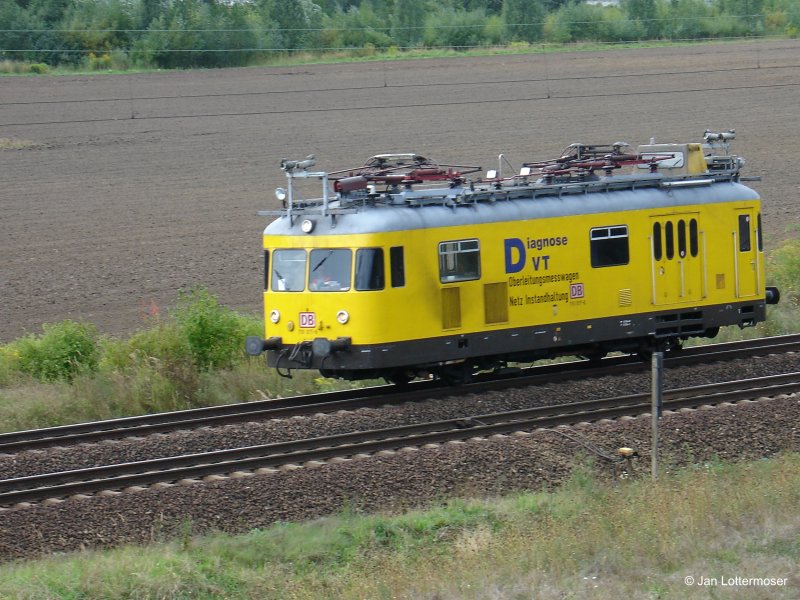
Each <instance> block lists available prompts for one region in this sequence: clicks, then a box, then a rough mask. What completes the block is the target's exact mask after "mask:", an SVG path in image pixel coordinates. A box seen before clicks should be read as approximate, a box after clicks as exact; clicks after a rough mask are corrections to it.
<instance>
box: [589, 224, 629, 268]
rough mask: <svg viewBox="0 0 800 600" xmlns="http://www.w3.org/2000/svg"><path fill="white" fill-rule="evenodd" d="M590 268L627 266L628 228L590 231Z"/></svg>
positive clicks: (600, 228)
mask: <svg viewBox="0 0 800 600" xmlns="http://www.w3.org/2000/svg"><path fill="white" fill-rule="evenodd" d="M589 235H590V245H591V255H592V266H593V267H595V268H597V267H614V266H617V265H627V264H628V262H629V260H630V251H629V248H628V226H627V225H614V226H613V227H595V228H593V229H592V230H591V231H590V234H589Z"/></svg>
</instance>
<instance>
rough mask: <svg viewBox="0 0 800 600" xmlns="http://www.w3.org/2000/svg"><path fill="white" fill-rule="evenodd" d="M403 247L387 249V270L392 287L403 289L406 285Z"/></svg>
mask: <svg viewBox="0 0 800 600" xmlns="http://www.w3.org/2000/svg"><path fill="white" fill-rule="evenodd" d="M404 254H405V252H404V250H403V246H392V247H391V248H389V270H390V273H391V278H392V287H403V286H405V284H406V265H405V257H404Z"/></svg>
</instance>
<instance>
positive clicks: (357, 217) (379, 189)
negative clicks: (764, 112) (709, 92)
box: [259, 130, 759, 236]
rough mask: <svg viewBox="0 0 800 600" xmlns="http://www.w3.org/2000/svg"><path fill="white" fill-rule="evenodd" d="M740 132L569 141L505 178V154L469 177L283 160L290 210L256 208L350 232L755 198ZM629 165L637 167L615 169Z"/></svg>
mask: <svg viewBox="0 0 800 600" xmlns="http://www.w3.org/2000/svg"><path fill="white" fill-rule="evenodd" d="M733 135H734V132H733V131H732V130H731V131H729V132H724V133H711V132H709V131H706V133H705V136H704V141H705V144H655V142H654V141H652V140H651V143H650V144H649V145H644V146H639V148H638V150H637V152H636V153H630V152H629V151H628V144H625V143H623V142H616V143H614V144H611V145H607V146H600V145H584V144H571V145H570V146H568V147H567V149H566V150H565V152H564V153H563V154H562V155H561V156H560V157H558V158H556V159H552V160H548V161H540V162H531V163H523V165H522V168H521V169H520V170H519V173H518V174H517V173H515V174H514V175H511V176H508V177H503V176H502V175H501V174H499V173H501V172H502V168H503V166H504V163H503V160H504V159H505V157H504V156H503V155H502V154H501V155H500V156H499V157H498V170H496V171H495V170H492V171H489V172H487V174H486V176H485V177H483V178H479V179H477V180H470V179H468V178H467V177H466V175H467V174H470V173H475V172H477V171H478V170H480V167H472V166H463V165H443V164H440V163H436V162H434V161H431V160H429V159H427V158H425V157H423V156H421V155H419V154H415V153H403V154H380V155H377V156H374V157H372V158H370V159H369V160H368V161H367V162H366V163H364V165H363V166H361V167H358V168H355V169H348V170H345V171H339V172H334V173H328V172H324V171H320V172H313V171H309V169H310V168H311V167H313V166H314V164H315V157H314V156H313V155H309V156H308V157H306V159H304V160H300V161H287V160H284V161H283V162H282V163H281V166H282V168H283V170H284V172H285V173H286V176H287V181H288V184H289V186H288V190H284V189H282V188H279V189H278V190H276V193H277V196H278V198H279V200H282V202H283V203H284V208H283V210H279V211H260V212H259V214H261V215H265V216H277V217H278V219H276V220H275V221H274V222H272V223H271V224H269V225H268V226H267V228H266V229H265V231H264V234H265V235H277V236H282V235H303V234H310V233H312V232H313V234H314V235H352V234H366V233H381V232H390V231H403V230H411V229H426V228H443V227H455V226H461V225H471V224H481V223H485V224H489V223H502V222H510V221H530V220H537V219H544V218H552V217H559V216H572V215H580V214H596V213H606V212H625V211H632V210H642V209H650V208H659V209H665V210H676V209H678V208H679V207H682V206H687V205H703V204H711V203H719V202H735V201H748V200H758V199H759V196H758V194H757V193H756V192H755V191H754V190H753V189H751V188H749V187H747V186H746V185H743V184H742V183H740V180H742V179H744V178H741V177H740V175H739V170H740V168H741V167H742V166H743V165H744V160H743V159H741V158H740V157H738V156H733V155H730V154H729V153H728V146H729V143H730V140H731V139H733ZM720 149H721V150H722V151H723V153H722V154H718V153H716V152H718V151H719V150H720ZM505 164H509V163H508V161H505ZM630 166H632V167H633V169H632V172H630V173H628V174H622V175H619V174H617V173H618V172H619V171H621V167H630ZM534 170H535V171H537V173H536V174H534ZM752 179H758V178H752ZM298 180H319V181H320V182H321V183H322V190H323V195H322V197H320V198H312V199H310V200H307V199H304V198H302V197H301V196H300V193H299V192H298V187H297V183H298ZM331 183H332V184H333V185H332V188H333V189H332V190H331V189H330V188H331V185H330V184H331Z"/></svg>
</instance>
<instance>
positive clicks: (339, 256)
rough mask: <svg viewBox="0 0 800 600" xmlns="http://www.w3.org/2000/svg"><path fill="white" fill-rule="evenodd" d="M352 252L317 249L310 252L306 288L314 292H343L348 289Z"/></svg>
mask: <svg viewBox="0 0 800 600" xmlns="http://www.w3.org/2000/svg"><path fill="white" fill-rule="evenodd" d="M352 259H353V251H352V250H347V249H330V248H318V249H316V250H312V251H311V256H310V258H309V264H308V266H309V269H308V288H309V289H310V290H312V291H315V292H345V291H347V290H349V289H350V271H351V264H352Z"/></svg>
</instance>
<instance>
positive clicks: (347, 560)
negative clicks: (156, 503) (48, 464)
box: [0, 454, 800, 600]
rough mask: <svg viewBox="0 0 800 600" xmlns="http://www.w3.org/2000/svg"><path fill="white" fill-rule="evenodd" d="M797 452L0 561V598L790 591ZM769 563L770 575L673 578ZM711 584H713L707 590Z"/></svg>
mask: <svg viewBox="0 0 800 600" xmlns="http://www.w3.org/2000/svg"><path fill="white" fill-rule="evenodd" d="M798 502H800V455H798V454H786V455H783V456H779V457H776V458H774V459H770V460H760V461H756V462H752V463H741V464H727V465H726V464H722V463H715V464H713V465H711V466H706V465H700V466H697V467H694V468H690V469H685V470H683V471H680V472H678V473H675V474H671V475H665V476H664V477H662V478H661V479H659V480H658V481H657V482H652V481H650V480H644V479H642V480H625V481H623V482H622V483H619V482H618V483H608V482H604V481H598V480H596V479H594V478H593V477H591V476H589V475H588V474H587V473H586V472H583V471H580V472H576V474H575V475H574V476H573V478H572V480H571V481H570V483H569V484H567V485H566V486H564V487H562V488H561V489H560V490H558V491H557V492H554V493H543V492H540V493H524V494H517V495H513V496H509V497H506V498H495V499H490V500H476V499H472V500H465V499H460V500H450V501H446V502H443V503H440V504H438V505H435V506H432V507H430V508H428V509H425V510H415V511H410V512H407V513H404V514H398V515H357V514H352V513H348V514H343V515H341V516H338V517H335V518H326V519H320V520H316V521H313V522H308V523H278V524H275V525H274V526H272V527H269V528H267V529H263V530H254V531H251V532H250V533H248V534H245V535H240V536H228V535H224V534H218V535H213V536H208V537H197V536H195V537H193V536H192V535H191V526H190V524H187V525H186V527H185V528H184V533H183V534H182V535H181V539H179V540H177V541H175V542H171V543H159V544H154V545H152V546H150V547H145V548H122V549H117V550H113V551H106V552H82V553H80V554H78V555H68V556H62V557H56V558H48V559H42V560H37V561H31V562H19V563H14V564H6V565H2V566H0V597H9V598H34V597H35V598H130V597H169V598H254V599H262V598H263V599H268V598H269V599H272V598H276V599H277V598H280V599H284V598H293V599H298V600H300V599H318V598H331V599H333V598H341V599H346V600H351V599H352V600H355V599H361V598H387V599H389V598H398V599H399V598H408V599H411V598H428V599H433V598H437V599H439V600H456V599H459V600H473V599H474V600H478V599H485V598H502V599H505V598H508V599H512V598H531V597H535V598H543V599H550V598H553V599H555V598H589V599H612V598H676V599H678V598H680V599H683V598H706V597H717V596H716V595H715V594H717V593H719V594H722V592H726V593H725V594H723V595H720V596H719V597H725V598H728V597H731V598H778V599H782V598H783V599H787V600H788V599H790V598H796V597H797V592H798V590H800V575H798V574H797V570H796V564H797V560H798V557H799V556H800V533H799V532H800V515H798V513H797V511H796V506H797V505H798ZM687 576H693V577H698V576H706V577H733V576H741V577H773V578H783V579H784V582H783V583H781V584H775V585H771V586H767V587H761V588H757V589H756V588H753V587H744V588H741V589H738V590H737V589H728V590H723V589H721V588H719V586H716V588H712V587H708V586H707V587H697V586H694V587H692V586H687V585H686V583H685V577H687ZM709 594H710V595H709Z"/></svg>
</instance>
